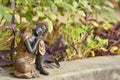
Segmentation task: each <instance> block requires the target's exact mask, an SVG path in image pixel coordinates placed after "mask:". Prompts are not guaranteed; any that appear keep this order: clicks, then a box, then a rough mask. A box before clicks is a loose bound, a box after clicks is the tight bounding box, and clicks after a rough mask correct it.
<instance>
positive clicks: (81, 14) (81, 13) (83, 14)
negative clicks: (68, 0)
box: [78, 10, 86, 17]
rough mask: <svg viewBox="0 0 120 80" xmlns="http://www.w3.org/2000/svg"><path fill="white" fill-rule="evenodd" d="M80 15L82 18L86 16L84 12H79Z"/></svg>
mask: <svg viewBox="0 0 120 80" xmlns="http://www.w3.org/2000/svg"><path fill="white" fill-rule="evenodd" d="M78 13H79V15H80V16H83V17H85V16H86V15H85V12H84V11H83V10H78Z"/></svg>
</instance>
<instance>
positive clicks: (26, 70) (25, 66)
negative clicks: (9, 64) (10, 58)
mask: <svg viewBox="0 0 120 80" xmlns="http://www.w3.org/2000/svg"><path fill="white" fill-rule="evenodd" d="M14 75H15V77H21V78H34V77H39V75H38V73H37V70H36V69H35V66H34V64H33V65H32V64H30V63H29V62H27V60H26V59H24V58H21V59H18V60H16V62H15V74H14Z"/></svg>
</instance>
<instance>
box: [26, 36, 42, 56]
mask: <svg viewBox="0 0 120 80" xmlns="http://www.w3.org/2000/svg"><path fill="white" fill-rule="evenodd" d="M41 39H42V37H37V38H36V40H35V41H36V42H35V43H34V44H33V45H31V43H30V41H29V39H26V40H25V46H26V49H27V51H28V52H29V53H31V54H32V53H34V52H35V50H36V48H37V45H38V43H39V41H40V40H41Z"/></svg>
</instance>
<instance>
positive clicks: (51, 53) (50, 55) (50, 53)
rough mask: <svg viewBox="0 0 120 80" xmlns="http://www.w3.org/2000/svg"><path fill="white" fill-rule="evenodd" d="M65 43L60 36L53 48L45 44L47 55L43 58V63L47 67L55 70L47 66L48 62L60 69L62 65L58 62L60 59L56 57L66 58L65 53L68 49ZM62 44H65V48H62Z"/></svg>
mask: <svg viewBox="0 0 120 80" xmlns="http://www.w3.org/2000/svg"><path fill="white" fill-rule="evenodd" d="M64 41H65V40H64V38H63V36H60V37H59V38H58V39H57V41H56V42H55V43H54V44H53V46H52V47H49V46H48V45H47V44H45V47H46V53H45V55H44V56H43V60H42V62H43V64H44V65H45V66H46V67H49V68H53V67H52V66H51V65H49V64H47V62H52V63H55V64H56V65H57V66H58V67H60V64H59V62H58V60H59V58H58V57H56V56H55V55H56V54H59V55H60V56H61V58H64V57H65V54H64V53H63V52H64V51H65V50H66V49H67V47H66V46H65V44H64V43H65V42H64ZM61 42H62V43H63V47H60V43H61Z"/></svg>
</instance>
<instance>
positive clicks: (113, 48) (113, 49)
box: [110, 46, 118, 53]
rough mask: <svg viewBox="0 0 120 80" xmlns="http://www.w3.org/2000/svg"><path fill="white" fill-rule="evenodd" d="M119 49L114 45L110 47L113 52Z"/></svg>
mask: <svg viewBox="0 0 120 80" xmlns="http://www.w3.org/2000/svg"><path fill="white" fill-rule="evenodd" d="M117 49H118V47H117V46H112V47H111V48H110V52H111V53H115V52H116V50H117Z"/></svg>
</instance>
